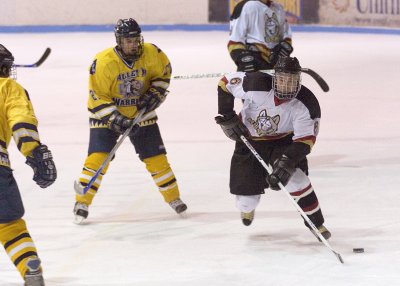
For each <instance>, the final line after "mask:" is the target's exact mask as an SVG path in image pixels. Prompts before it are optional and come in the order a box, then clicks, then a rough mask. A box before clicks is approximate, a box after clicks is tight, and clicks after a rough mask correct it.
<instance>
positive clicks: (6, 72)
mask: <svg viewBox="0 0 400 286" xmlns="http://www.w3.org/2000/svg"><path fill="white" fill-rule="evenodd" d="M13 65H14V57H13V55H12V53H11V52H10V51H9V50H7V49H6V47H4V46H3V45H2V44H0V77H9V76H10V74H15V72H12V70H14V71H15V69H14V68H13Z"/></svg>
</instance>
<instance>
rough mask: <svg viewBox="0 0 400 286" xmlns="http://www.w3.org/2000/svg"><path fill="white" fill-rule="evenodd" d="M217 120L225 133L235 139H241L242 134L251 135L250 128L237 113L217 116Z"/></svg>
mask: <svg viewBox="0 0 400 286" xmlns="http://www.w3.org/2000/svg"><path fill="white" fill-rule="evenodd" d="M215 122H217V124H219V125H220V126H221V128H222V131H224V133H225V135H226V136H227V137H228V138H229V139H232V140H234V141H241V139H240V136H242V135H243V136H244V137H247V136H249V135H250V133H249V130H248V129H247V127H246V126H245V125H244V124H243V122H242V121H241V120H240V118H239V116H237V114H233V115H224V116H217V117H215Z"/></svg>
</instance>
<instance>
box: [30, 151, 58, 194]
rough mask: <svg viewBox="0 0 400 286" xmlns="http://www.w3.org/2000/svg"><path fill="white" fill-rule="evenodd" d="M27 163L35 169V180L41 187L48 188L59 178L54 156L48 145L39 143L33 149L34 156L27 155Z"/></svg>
mask: <svg viewBox="0 0 400 286" xmlns="http://www.w3.org/2000/svg"><path fill="white" fill-rule="evenodd" d="M25 163H26V164H27V165H29V166H31V167H32V169H33V180H34V181H35V182H36V184H38V185H39V186H40V187H41V188H47V187H48V186H50V185H51V184H53V183H54V181H55V180H56V179H57V169H56V166H55V164H54V162H53V156H52V154H51V152H50V150H49V149H48V148H47V146H46V145H39V146H38V147H36V148H35V149H34V150H33V151H32V157H30V156H28V157H26V162H25Z"/></svg>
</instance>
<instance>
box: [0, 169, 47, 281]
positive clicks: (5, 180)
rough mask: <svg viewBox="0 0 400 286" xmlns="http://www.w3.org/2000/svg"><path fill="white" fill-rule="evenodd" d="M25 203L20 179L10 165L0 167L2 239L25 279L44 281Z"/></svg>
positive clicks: (0, 236) (0, 233) (0, 240)
mask: <svg viewBox="0 0 400 286" xmlns="http://www.w3.org/2000/svg"><path fill="white" fill-rule="evenodd" d="M23 215H24V207H23V204H22V200H21V196H20V193H19V190H18V186H17V183H16V181H15V179H14V177H13V175H12V171H11V170H10V169H8V168H3V167H0V242H1V244H2V245H3V246H4V249H5V250H6V252H7V254H8V256H9V257H10V259H11V261H12V262H13V264H14V265H15V267H16V268H17V269H18V271H19V273H20V274H21V276H22V277H23V278H24V279H25V282H26V285H33V284H28V283H30V282H29V281H32V280H33V279H34V280H35V281H37V283H36V284H34V285H44V281H43V277H42V268H41V267H40V260H39V258H38V254H37V250H36V247H35V244H34V243H33V240H32V238H31V236H30V234H29V231H28V229H27V228H26V224H25V221H24V220H23V219H22V216H23Z"/></svg>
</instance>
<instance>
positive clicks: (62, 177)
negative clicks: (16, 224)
mask: <svg viewBox="0 0 400 286" xmlns="http://www.w3.org/2000/svg"><path fill="white" fill-rule="evenodd" d="M143 35H144V38H145V41H147V42H152V43H154V44H156V45H158V46H159V47H160V48H161V49H163V50H164V51H165V53H166V54H167V55H168V56H169V58H170V60H171V62H172V66H173V71H174V75H191V74H199V73H214V72H228V71H233V70H234V65H233V63H232V61H231V59H230V58H229V55H228V52H227V49H226V43H227V38H228V33H225V32H144V33H143ZM0 43H2V44H4V45H5V46H6V47H7V48H9V49H10V50H11V51H12V52H13V54H14V57H15V59H16V63H19V64H28V63H32V62H35V61H36V60H37V59H38V58H39V56H40V55H41V54H42V53H43V51H44V50H45V48H46V47H51V48H52V53H51V55H50V57H49V58H48V60H47V61H46V62H45V63H44V64H43V65H42V66H41V67H39V68H36V69H35V68H31V69H28V68H26V69H22V68H21V69H19V70H18V81H19V82H20V83H21V84H22V85H23V86H24V87H25V88H26V89H27V90H28V91H29V93H30V97H31V100H32V102H33V104H34V107H35V111H36V115H37V117H38V119H39V122H40V126H39V131H40V135H41V140H42V142H43V143H45V144H47V145H48V146H49V148H50V149H51V150H52V151H53V154H54V158H55V162H56V165H57V168H58V172H59V177H58V180H57V181H56V183H55V184H54V185H52V186H51V187H49V188H48V189H46V190H42V189H40V188H39V187H38V186H37V185H35V183H34V182H33V181H32V179H31V178H32V170H31V169H30V168H29V167H28V166H27V165H25V164H24V161H25V158H23V156H22V155H21V154H19V153H18V151H17V149H16V147H15V143H13V142H12V143H11V147H10V155H11V162H12V165H13V169H14V174H15V177H16V179H17V181H18V184H19V187H20V190H21V193H22V196H23V200H24V204H25V208H26V214H25V217H24V218H25V219H26V221H27V224H28V228H29V230H30V233H31V235H32V236H33V238H34V240H35V243H36V246H37V248H38V251H39V255H40V257H41V259H42V262H43V267H44V275H45V279H46V282H47V284H46V285H50V286H56V285H57V286H58V285H59V286H64V285H65V286H66V285H71V286H72V285H73V286H87V285H91V286H92V285H93V286H103V285H132V286H134V285H140V286H170V285H174V286H187V285H191V286H203V285H204V286H205V285H210V286H225V285H229V286H236V285H237V286H239V285H240V286H243V285H246V286H259V285H260V286H261V285H262V286H264V285H268V286H269V285H273V286H276V285H284V286H286V285H308V286H313V285H318V286H320V285H324V286H330V285H332V286H337V285H349V286H350V285H351V286H355V285H360V286H365V285H374V286H376V285H398V283H399V279H400V272H399V265H400V243H399V241H400V206H399V198H400V189H399V186H400V176H399V174H398V173H399V170H400V127H399V124H400V97H399V91H398V85H399V79H400V57H399V50H400V37H399V36H390V35H368V34H339V33H300V32H298V33H295V34H294V47H295V50H294V54H293V55H294V56H296V57H298V58H299V60H300V63H301V65H302V66H303V67H308V68H311V69H314V70H315V71H317V72H318V73H319V74H320V75H321V76H322V77H324V78H325V79H326V81H327V82H328V84H329V85H330V88H331V91H330V92H329V93H324V92H322V90H321V89H320V88H319V87H318V86H317V85H316V83H315V82H314V81H313V80H312V79H311V78H310V77H309V76H308V75H305V74H304V75H303V83H304V84H305V85H306V86H308V87H309V88H310V89H311V90H312V91H313V92H314V93H315V94H316V95H317V97H318V98H319V100H320V104H321V108H322V120H321V130H320V135H319V137H318V139H317V144H316V145H315V147H314V149H313V151H312V153H311V155H310V156H309V161H310V178H311V181H312V183H313V186H314V188H315V190H316V193H317V195H318V197H319V200H320V204H321V207H322V211H323V213H324V215H325V219H326V223H325V225H326V226H327V227H328V228H329V229H330V230H331V232H332V238H331V240H330V244H331V245H332V247H333V248H334V249H335V250H336V251H338V252H339V253H341V254H342V257H343V259H344V261H345V263H344V264H343V265H342V264H340V263H339V262H338V260H336V258H335V256H334V255H333V254H332V253H331V252H330V250H328V249H327V248H326V247H325V246H324V245H323V244H321V243H319V242H318V241H317V240H316V239H315V238H314V236H313V235H312V234H311V233H310V231H309V230H308V229H306V227H305V226H304V225H303V222H302V219H301V217H300V216H299V215H298V214H297V211H296V210H295V208H294V206H293V205H292V204H291V203H290V202H289V200H288V198H287V197H286V196H285V194H283V193H280V192H274V191H270V190H267V191H266V194H265V195H264V196H263V197H262V201H261V203H260V205H259V207H258V208H257V211H256V217H255V220H254V222H253V224H252V225H251V226H250V227H245V226H243V225H242V223H241V221H240V218H239V216H240V215H239V211H238V210H237V209H236V207H235V205H234V197H233V196H232V195H231V194H230V193H229V187H228V179H229V164H230V157H231V154H232V151H233V147H234V143H233V142H232V141H230V140H229V139H228V138H226V137H225V136H224V134H223V133H222V131H221V130H220V128H219V126H217V125H216V124H215V122H214V116H215V115H216V114H217V93H216V90H217V84H218V78H207V79H191V80H173V81H172V82H171V86H170V91H171V92H170V94H169V96H168V98H167V101H166V102H165V103H164V104H163V105H162V106H161V107H160V108H159V111H158V115H159V125H160V128H161V132H162V134H163V138H164V142H165V145H166V147H167V150H168V154H169V155H168V156H169V160H170V162H171V165H172V168H173V170H174V172H175V174H176V176H177V179H178V183H179V186H180V190H181V195H182V199H183V200H184V201H185V202H186V203H187V204H188V208H189V209H188V212H187V213H188V215H187V218H186V219H182V218H180V217H178V216H177V215H176V214H175V213H174V212H173V211H172V210H171V209H170V207H169V206H168V205H167V204H165V203H164V202H163V200H162V198H161V196H160V194H159V193H158V191H157V189H156V187H155V185H154V184H153V182H152V180H151V177H150V175H149V174H148V173H147V171H146V170H145V167H144V165H143V164H142V163H141V162H140V161H139V159H138V158H137V156H136V154H135V152H134V149H133V147H132V146H131V145H130V143H129V141H128V140H127V141H126V142H124V144H123V145H122V147H121V148H120V150H119V151H118V152H117V156H116V158H115V160H114V161H113V162H112V165H111V167H110V169H109V172H108V173H107V175H106V176H105V177H104V179H103V184H102V187H101V189H100V191H99V194H98V195H97V197H96V198H95V200H94V203H93V205H92V206H91V207H90V215H89V218H88V220H87V224H86V225H82V226H77V225H74V224H73V223H72V220H73V214H72V209H73V205H74V201H75V199H74V191H73V181H74V180H75V179H76V178H77V177H78V176H79V174H80V171H81V168H82V164H83V161H84V159H85V158H86V152H87V146H88V134H89V133H88V130H89V128H88V119H87V116H88V114H87V109H86V100H87V94H88V92H87V78H88V71H87V70H88V67H89V66H90V64H91V61H92V58H93V56H94V55H95V54H96V53H97V52H99V51H101V50H103V49H105V48H107V47H110V46H113V45H114V35H113V33H111V32H110V33H65V34H62V33H54V34H52V33H49V34H0ZM238 108H240V103H238ZM356 247H357V248H359V247H363V248H365V253H363V254H355V253H353V252H352V249H353V248H356ZM21 284H22V280H21V278H20V277H19V274H18V273H17V271H16V270H15V269H14V266H13V265H12V264H11V262H10V261H9V259H8V257H7V255H6V254H5V251H1V252H0V285H5V286H14V285H21Z"/></svg>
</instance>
